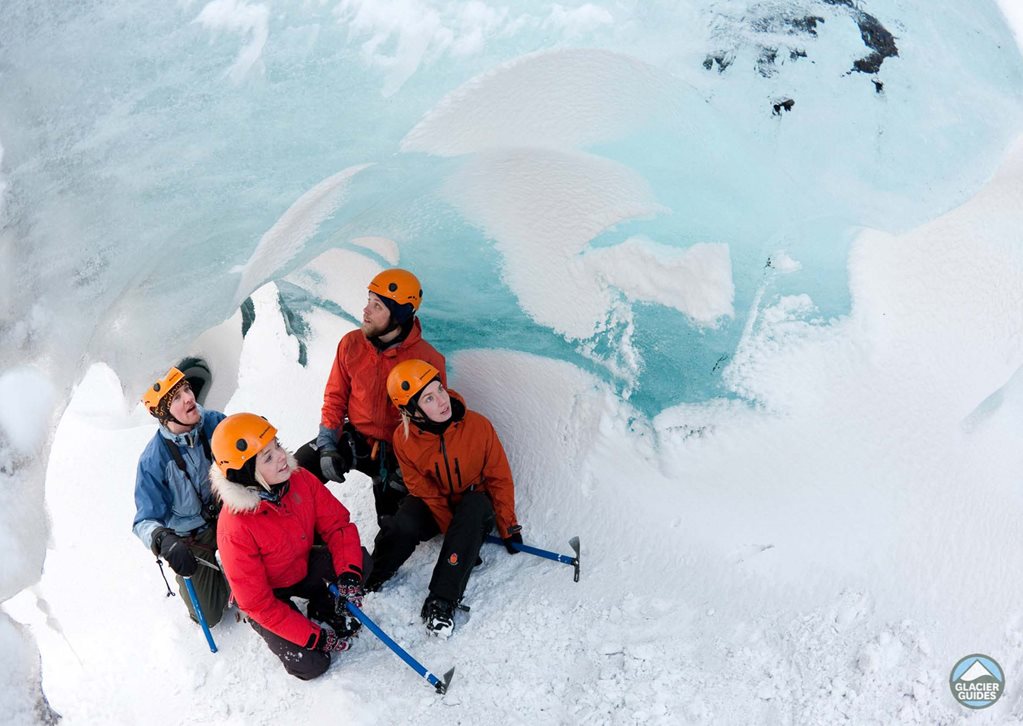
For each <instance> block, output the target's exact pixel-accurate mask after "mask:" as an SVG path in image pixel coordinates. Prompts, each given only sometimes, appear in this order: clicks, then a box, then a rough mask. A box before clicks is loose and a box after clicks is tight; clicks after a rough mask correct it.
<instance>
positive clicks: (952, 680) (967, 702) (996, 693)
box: [948, 653, 1005, 708]
mask: <svg viewBox="0 0 1023 726" xmlns="http://www.w3.org/2000/svg"><path fill="white" fill-rule="evenodd" d="M948 685H949V687H950V688H951V689H952V695H953V696H955V699H956V700H957V701H959V703H961V704H963V705H964V706H966V707H967V708H987V707H988V706H993V705H994V703H995V701H997V700H998V699H999V698H1001V697H1002V691H1003V689H1004V688H1005V674H1004V673H1003V672H1002V667H1001V666H1000V665H998V664H997V663H996V662H995V661H994V659H993V658H989V657H988V656H986V655H980V654H979V653H975V654H974V655H968V656H966V657H965V658H961V659H960V660H959V662H958V663H956V664H955V665H954V666H953V667H952V674H951V675H950V676H949V678H948Z"/></svg>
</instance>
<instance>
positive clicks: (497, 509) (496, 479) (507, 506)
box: [483, 418, 516, 539]
mask: <svg viewBox="0 0 1023 726" xmlns="http://www.w3.org/2000/svg"><path fill="white" fill-rule="evenodd" d="M483 420H484V421H486V423H487V437H486V440H485V446H486V462H485V464H484V465H483V481H484V483H485V486H486V490H487V492H488V493H489V494H490V501H491V502H492V503H493V505H494V517H495V519H496V520H497V530H498V532H499V533H500V535H501V537H502V539H503V538H505V537H507V536H508V529H509V528H511V527H512V526H513V525H515V524H516V521H515V484H514V483H513V482H512V473H511V466H510V465H509V464H508V456H507V455H506V454H505V453H504V447H503V446H501V440H500V439H499V438H497V431H495V430H494V426H493V424H491V423H490V421H487V420H486V419H485V418H484V419H483Z"/></svg>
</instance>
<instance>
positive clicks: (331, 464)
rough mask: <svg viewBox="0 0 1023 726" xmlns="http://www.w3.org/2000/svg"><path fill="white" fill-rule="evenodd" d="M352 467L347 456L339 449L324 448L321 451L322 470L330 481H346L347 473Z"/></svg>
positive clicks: (324, 476) (325, 477)
mask: <svg viewBox="0 0 1023 726" xmlns="http://www.w3.org/2000/svg"><path fill="white" fill-rule="evenodd" d="M350 468H351V467H350V466H349V465H348V461H347V460H346V459H345V457H343V456H341V454H339V453H338V452H337V449H324V450H323V451H321V452H320V472H321V473H322V474H323V478H324V479H327V480H329V481H338V482H341V481H344V480H345V474H347V473H348V470H349V469H350Z"/></svg>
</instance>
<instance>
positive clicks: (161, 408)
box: [142, 368, 185, 421]
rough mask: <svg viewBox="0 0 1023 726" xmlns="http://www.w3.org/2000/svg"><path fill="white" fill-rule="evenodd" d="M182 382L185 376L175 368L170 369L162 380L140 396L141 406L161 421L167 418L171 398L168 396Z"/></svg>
mask: <svg viewBox="0 0 1023 726" xmlns="http://www.w3.org/2000/svg"><path fill="white" fill-rule="evenodd" d="M184 380H185V374H184V373H182V372H181V371H179V370H178V369H177V368H171V369H170V370H169V371H167V373H165V374H164V376H163V378H161V379H160V380H158V381H157V382H156V383H154V384H153V385H151V386H150V387H149V388H147V389H146V392H145V393H143V394H142V404H143V405H144V406H145V407H146V410H147V411H149V413H151V414H152V415H153V416H156V417H157V418H158V419H160V420H161V421H163V420H164V419H165V418H167V417H168V415H169V414H170V411H169V409H170V402H171V398H173V397H172V396H169V394H170V393H172V392H174V391H176V390H177V388H178V386H179V385H180V384H181V382H182V381H184Z"/></svg>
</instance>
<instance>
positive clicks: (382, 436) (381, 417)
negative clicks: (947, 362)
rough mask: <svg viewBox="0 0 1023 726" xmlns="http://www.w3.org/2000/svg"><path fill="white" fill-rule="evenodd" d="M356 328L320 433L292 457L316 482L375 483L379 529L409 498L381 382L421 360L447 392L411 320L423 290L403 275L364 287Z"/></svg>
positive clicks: (331, 383)
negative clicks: (352, 473)
mask: <svg viewBox="0 0 1023 726" xmlns="http://www.w3.org/2000/svg"><path fill="white" fill-rule="evenodd" d="M367 289H368V291H369V295H368V299H367V301H366V307H365V308H364V309H363V311H362V326H361V327H360V328H359V330H353V331H351V332H350V333H348V334H346V335H345V336H344V337H342V338H341V342H340V343H338V346H337V354H336V355H335V356H334V364H333V366H332V367H331V369H330V376H329V378H328V379H327V386H326V388H325V389H324V391H323V410H322V412H321V414H320V433H319V435H318V436H317V437H316V440H315V441H310V442H309V443H308V444H306V445H305V446H303V447H301V448H300V449H299V450H298V451H296V452H295V459H296V460H297V461H298V463H299V465H300V466H302V467H303V468H305V469H308V470H309V471H311V472H313V473H314V474H316V475H317V476H318V477H319V478H320V480H321V481H323V482H327V481H328V480H333V481H338V482H341V481H344V479H345V474H347V473H348V471H349V470H351V469H356V470H358V471H361V472H362V473H363V474H367V475H368V476H370V477H371V478H372V480H373V499H374V503H375V505H376V512H377V522H378V523H379V522H381V521H382V520H383V518H384V517H389V516H391V515H393V514H394V513H395V512H396V511H397V509H398V503H399V502H400V501H401V500H402V499H403V498H404V497H405V495H406V494H407V489H406V488H405V483H404V481H403V479H402V475H401V470H400V469H399V468H398V463H397V460H396V459H395V458H394V452H393V451H392V449H391V435H392V434H393V433H394V429H395V427H397V425H398V421H399V417H398V412H397V410H396V409H395V408H394V406H392V405H391V402H390V400H389V399H388V397H387V376H388V374H389V373H390V372H391V370H392V369H393V368H394V366H395V365H397V364H398V363H400V362H401V361H405V360H413V359H419V360H424V361H426V362H427V363H429V364H430V365H432V366H433V367H434V368H436V369H437V370H438V371H440V377H441V381H442V382H443V383H444V384H445V385H446V384H447V373H446V371H445V368H444V356H442V355H441V354H440V353H438V352H437V350H436V349H435V348H434V347H433V346H432V345H430V344H429V343H427V342H426V341H425V340H423V336H422V326H421V325H420V323H419V319H418V318H417V317H416V312H417V311H418V310H419V303H420V301H421V300H422V298H423V289H422V286H421V285H420V284H419V279H418V278H417V277H416V276H415V275H413V274H412V273H411V272H409V271H408V270H401V269H397V268H394V269H389V270H384V271H383V272H381V273H380V274H378V275H377V276H376V277H374V278H373V280H372V281H371V282H370V283H369V285H368V287H367Z"/></svg>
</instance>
